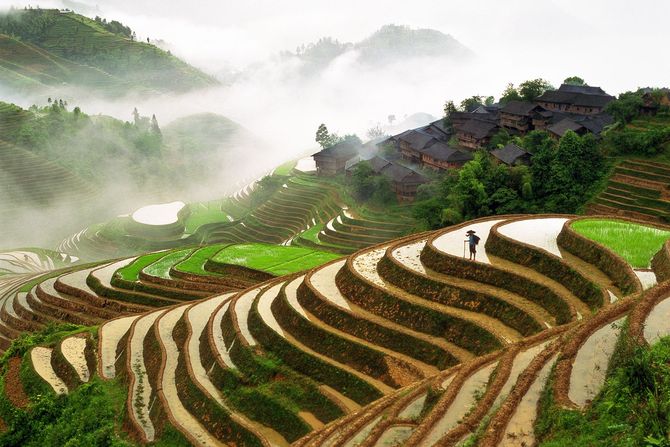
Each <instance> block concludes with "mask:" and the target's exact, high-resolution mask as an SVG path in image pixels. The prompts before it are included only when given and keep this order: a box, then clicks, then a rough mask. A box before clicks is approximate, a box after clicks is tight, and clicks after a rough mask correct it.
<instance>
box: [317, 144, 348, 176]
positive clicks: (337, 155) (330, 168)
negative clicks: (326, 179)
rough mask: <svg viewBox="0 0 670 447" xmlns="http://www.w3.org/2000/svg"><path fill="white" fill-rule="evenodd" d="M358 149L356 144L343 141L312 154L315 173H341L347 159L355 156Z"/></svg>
mask: <svg viewBox="0 0 670 447" xmlns="http://www.w3.org/2000/svg"><path fill="white" fill-rule="evenodd" d="M358 151H359V147H358V145H356V144H352V143H350V142H347V141H343V142H341V143H337V144H335V145H333V146H330V147H327V148H326V149H324V150H322V151H320V152H317V153H316V154H313V155H312V157H313V158H314V162H315V163H316V173H317V175H336V174H340V173H343V172H344V168H345V167H346V163H347V161H348V160H350V159H352V158H354V157H356V156H357V155H358Z"/></svg>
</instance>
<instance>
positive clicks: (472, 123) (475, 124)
mask: <svg viewBox="0 0 670 447" xmlns="http://www.w3.org/2000/svg"><path fill="white" fill-rule="evenodd" d="M497 127H498V125H497V124H496V123H494V122H492V121H485V120H479V119H471V120H468V121H466V122H465V123H464V124H463V125H462V126H461V128H460V133H467V134H472V135H473V136H474V137H475V138H478V139H479V138H485V137H487V136H489V135H491V133H493V131H494V130H496V128H497Z"/></svg>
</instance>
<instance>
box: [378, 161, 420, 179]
mask: <svg viewBox="0 0 670 447" xmlns="http://www.w3.org/2000/svg"><path fill="white" fill-rule="evenodd" d="M381 174H382V175H383V176H385V177H388V178H389V179H391V180H392V181H394V182H396V183H425V182H426V181H427V180H426V178H425V177H424V176H423V175H421V174H419V173H418V172H416V171H413V170H411V169H410V168H407V167H405V166H402V165H399V164H398V163H392V162H391V163H389V165H387V166H386V167H384V169H382V170H381Z"/></svg>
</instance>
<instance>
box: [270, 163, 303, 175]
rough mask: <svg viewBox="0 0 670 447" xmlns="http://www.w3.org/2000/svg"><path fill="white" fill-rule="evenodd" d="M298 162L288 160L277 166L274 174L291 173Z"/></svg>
mask: <svg viewBox="0 0 670 447" xmlns="http://www.w3.org/2000/svg"><path fill="white" fill-rule="evenodd" d="M297 163H298V162H297V161H296V160H291V161H287V162H286V163H284V164H283V165H281V166H279V167H277V169H275V170H274V172H273V174H275V175H287V176H288V175H291V171H293V168H295V165H296V164H297Z"/></svg>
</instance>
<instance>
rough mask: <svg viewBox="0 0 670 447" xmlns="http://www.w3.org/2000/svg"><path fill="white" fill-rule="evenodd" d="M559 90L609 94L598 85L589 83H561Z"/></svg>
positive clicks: (588, 93)
mask: <svg viewBox="0 0 670 447" xmlns="http://www.w3.org/2000/svg"><path fill="white" fill-rule="evenodd" d="M558 91H559V92H569V93H582V94H584V95H604V96H609V95H608V94H607V93H605V90H603V89H602V88H600V87H592V86H590V85H572V84H561V86H560V87H559V88H558Z"/></svg>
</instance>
